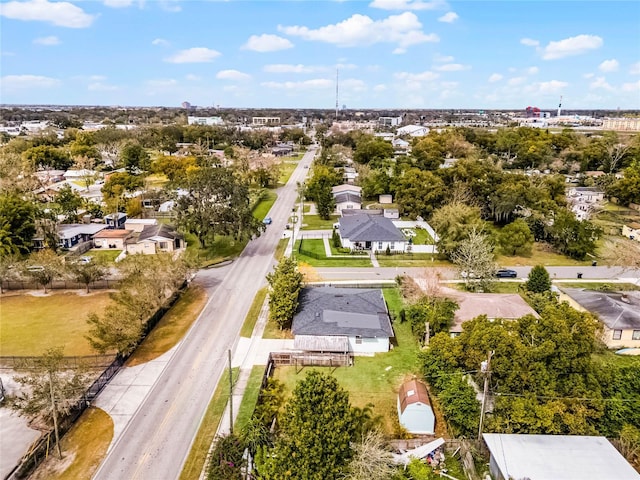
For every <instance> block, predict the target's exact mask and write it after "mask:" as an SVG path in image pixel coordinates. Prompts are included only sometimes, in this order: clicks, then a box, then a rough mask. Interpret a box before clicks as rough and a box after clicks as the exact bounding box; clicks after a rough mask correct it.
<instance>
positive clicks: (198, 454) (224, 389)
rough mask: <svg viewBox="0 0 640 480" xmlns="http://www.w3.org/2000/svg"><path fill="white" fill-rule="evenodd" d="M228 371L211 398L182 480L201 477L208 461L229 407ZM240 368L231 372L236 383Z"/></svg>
mask: <svg viewBox="0 0 640 480" xmlns="http://www.w3.org/2000/svg"><path fill="white" fill-rule="evenodd" d="M228 372H229V371H228V370H225V371H224V373H223V374H222V377H220V381H219V382H218V387H217V388H216V391H215V392H214V394H213V397H211V401H210V402H209V406H208V407H207V411H206V412H205V414H204V417H203V418H202V423H201V424H200V427H199V428H198V433H197V434H196V438H195V439H194V440H193V444H192V445H191V451H190V452H189V455H188V456H187V460H186V461H185V463H184V466H183V467H182V473H181V474H180V480H193V479H194V478H199V477H200V472H202V469H203V468H204V462H205V460H206V459H207V453H208V452H209V447H210V446H211V442H213V438H214V437H215V435H216V430H217V429H218V425H219V424H220V421H221V420H222V414H223V413H224V409H225V407H226V405H227V400H228V399H229V374H228ZM238 372H239V369H238V368H233V369H232V370H231V375H232V377H233V379H234V383H235V382H236V380H237V379H238Z"/></svg>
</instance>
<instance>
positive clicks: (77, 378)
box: [11, 347, 86, 458]
mask: <svg viewBox="0 0 640 480" xmlns="http://www.w3.org/2000/svg"><path fill="white" fill-rule="evenodd" d="M63 358H64V357H63V348H62V347H55V348H50V349H49V350H47V351H46V352H45V353H44V354H43V355H42V356H41V357H39V358H37V359H36V360H35V361H34V364H33V367H32V368H30V369H29V371H28V372H27V373H26V374H24V375H20V376H16V377H15V379H16V381H17V382H18V383H20V384H22V385H24V386H25V387H26V388H25V389H24V392H23V393H21V394H19V395H17V396H15V397H13V398H12V399H11V407H12V408H13V409H15V410H17V411H18V412H19V413H20V414H21V415H25V416H27V417H29V418H31V419H36V418H41V419H42V420H44V422H45V423H46V424H48V425H52V426H53V429H54V432H55V437H56V449H57V451H58V456H59V457H60V458H62V449H61V448H60V434H59V429H58V423H59V418H60V416H62V415H67V414H68V413H69V412H70V411H71V410H72V409H73V407H74V406H75V405H77V403H78V401H79V400H80V399H81V398H82V394H83V392H84V389H85V387H86V376H85V375H84V374H83V373H82V372H80V371H69V370H67V369H65V368H64V366H63Z"/></svg>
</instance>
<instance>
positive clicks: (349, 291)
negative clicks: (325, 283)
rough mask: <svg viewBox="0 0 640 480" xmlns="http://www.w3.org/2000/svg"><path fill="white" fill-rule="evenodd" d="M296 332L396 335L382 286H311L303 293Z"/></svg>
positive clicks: (295, 327) (296, 333)
mask: <svg viewBox="0 0 640 480" xmlns="http://www.w3.org/2000/svg"><path fill="white" fill-rule="evenodd" d="M299 302H300V305H299V307H298V312H297V313H296V315H295V316H294V318H293V325H292V328H291V330H292V332H293V334H294V335H347V336H361V337H368V338H374V337H393V328H392V327H391V320H390V319H389V314H388V312H387V306H386V304H385V302H384V298H383V297H382V292H381V291H380V290H362V289H357V288H334V287H310V288H305V289H303V290H302V292H301V293H300V300H299Z"/></svg>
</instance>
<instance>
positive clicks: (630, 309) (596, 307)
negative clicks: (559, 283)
mask: <svg viewBox="0 0 640 480" xmlns="http://www.w3.org/2000/svg"><path fill="white" fill-rule="evenodd" d="M562 291H563V292H564V293H566V294H567V295H569V297H571V299H573V300H574V301H575V302H577V303H578V304H579V305H580V306H581V307H582V308H584V309H585V310H587V311H589V312H591V313H594V314H595V315H597V316H598V318H600V321H601V322H602V323H603V324H604V330H603V333H602V340H603V341H604V343H605V344H606V345H607V347H610V348H622V347H640V293H638V292H624V293H615V292H612V293H608V292H597V291H595V290H583V289H580V288H563V289H562Z"/></svg>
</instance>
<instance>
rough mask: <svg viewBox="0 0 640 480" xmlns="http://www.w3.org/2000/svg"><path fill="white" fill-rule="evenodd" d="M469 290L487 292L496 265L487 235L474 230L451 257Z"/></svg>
mask: <svg viewBox="0 0 640 480" xmlns="http://www.w3.org/2000/svg"><path fill="white" fill-rule="evenodd" d="M451 261H452V262H453V263H454V264H455V265H456V266H457V267H458V270H459V271H460V276H461V277H462V278H464V281H465V285H466V287H467V289H469V290H478V289H482V290H487V289H488V288H490V286H491V284H492V283H493V276H494V275H495V272H496V263H495V258H494V255H493V246H492V245H491V244H490V243H489V240H488V238H487V235H485V234H484V233H482V232H480V231H477V230H475V229H473V230H472V231H471V232H469V234H468V237H467V238H466V239H464V240H462V241H461V242H460V244H459V245H458V248H456V250H455V251H454V252H453V254H452V255H451Z"/></svg>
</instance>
